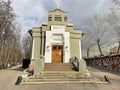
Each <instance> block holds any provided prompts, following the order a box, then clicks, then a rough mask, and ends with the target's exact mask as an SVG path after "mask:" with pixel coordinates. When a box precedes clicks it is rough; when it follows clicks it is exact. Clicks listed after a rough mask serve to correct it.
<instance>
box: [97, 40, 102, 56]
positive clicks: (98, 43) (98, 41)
mask: <svg viewBox="0 0 120 90" xmlns="http://www.w3.org/2000/svg"><path fill="white" fill-rule="evenodd" d="M97 45H98V50H99V52H100V55H103V53H102V49H101V45H100V39H98V40H97Z"/></svg>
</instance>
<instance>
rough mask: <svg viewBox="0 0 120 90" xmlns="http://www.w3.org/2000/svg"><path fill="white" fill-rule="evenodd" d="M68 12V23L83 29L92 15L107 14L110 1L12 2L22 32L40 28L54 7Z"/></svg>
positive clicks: (43, 0) (41, 0)
mask: <svg viewBox="0 0 120 90" xmlns="http://www.w3.org/2000/svg"><path fill="white" fill-rule="evenodd" d="M58 4H59V5H60V9H62V10H64V11H66V12H68V16H69V17H68V21H69V22H72V23H73V24H74V26H75V28H77V29H79V28H80V29H83V28H84V27H85V21H86V20H87V19H88V18H90V17H91V16H93V15H94V14H96V13H97V14H106V13H108V10H109V6H110V4H111V0H13V3H12V6H13V9H14V11H15V13H16V14H17V16H18V17H17V21H18V23H20V25H21V26H22V28H23V30H25V31H27V30H28V29H31V28H32V27H40V26H41V23H42V22H47V15H48V11H51V10H54V9H55V8H56V5H58Z"/></svg>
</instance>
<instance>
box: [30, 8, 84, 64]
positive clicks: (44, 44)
mask: <svg viewBox="0 0 120 90" xmlns="http://www.w3.org/2000/svg"><path fill="white" fill-rule="evenodd" d="M67 19H68V13H67V12H64V11H62V10H61V9H59V8H56V9H55V10H53V11H49V12H48V22H43V23H42V25H41V27H34V28H32V38H33V46H32V57H31V64H32V65H33V66H34V65H35V61H36V60H39V59H40V58H41V56H43V57H44V63H69V62H70V58H72V57H77V58H78V59H79V60H81V59H82V53H81V38H82V36H83V35H84V34H83V32H82V31H81V30H78V29H75V28H74V26H73V24H72V23H68V22H67Z"/></svg>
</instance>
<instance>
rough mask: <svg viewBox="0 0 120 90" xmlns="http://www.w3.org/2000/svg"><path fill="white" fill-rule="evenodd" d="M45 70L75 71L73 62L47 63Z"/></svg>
mask: <svg viewBox="0 0 120 90" xmlns="http://www.w3.org/2000/svg"><path fill="white" fill-rule="evenodd" d="M44 71H74V66H73V65H72V64H71V63H45V68H44Z"/></svg>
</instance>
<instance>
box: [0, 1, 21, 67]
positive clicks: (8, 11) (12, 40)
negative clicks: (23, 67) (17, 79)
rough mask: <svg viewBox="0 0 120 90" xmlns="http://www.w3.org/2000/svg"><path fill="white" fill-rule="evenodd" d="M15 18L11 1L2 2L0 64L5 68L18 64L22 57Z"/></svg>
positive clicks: (0, 10) (0, 5) (0, 3)
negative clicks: (8, 65)
mask: <svg viewBox="0 0 120 90" xmlns="http://www.w3.org/2000/svg"><path fill="white" fill-rule="evenodd" d="M15 18H16V15H15V13H14V12H13V9H12V7H11V1H10V0H6V1H3V0H2V1H0V42H1V43H0V64H5V66H6V65H7V64H8V63H10V64H13V63H15V62H16V63H17V62H18V61H20V59H21V55H22V53H21V46H20V42H19V38H18V36H19V33H17V30H18V29H17V27H16V23H15Z"/></svg>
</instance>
